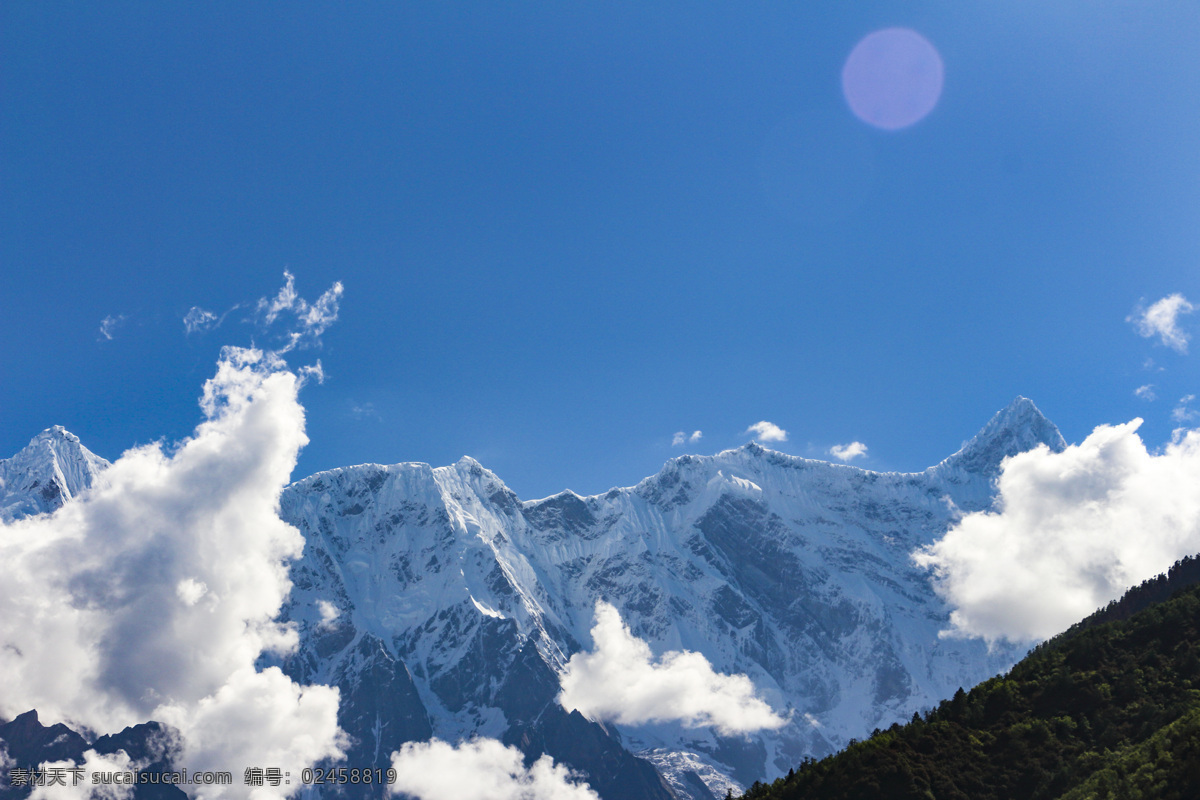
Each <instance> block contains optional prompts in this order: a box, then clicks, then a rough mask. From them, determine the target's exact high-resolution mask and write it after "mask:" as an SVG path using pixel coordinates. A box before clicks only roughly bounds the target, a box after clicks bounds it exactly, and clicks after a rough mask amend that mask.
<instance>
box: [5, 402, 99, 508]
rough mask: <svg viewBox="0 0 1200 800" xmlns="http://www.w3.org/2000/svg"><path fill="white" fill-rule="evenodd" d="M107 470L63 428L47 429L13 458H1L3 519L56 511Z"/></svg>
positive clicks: (56, 426) (95, 456)
mask: <svg viewBox="0 0 1200 800" xmlns="http://www.w3.org/2000/svg"><path fill="white" fill-rule="evenodd" d="M108 467H109V463H108V462H107V461H106V460H104V459H103V458H101V457H100V456H98V455H96V454H95V453H93V452H92V451H90V450H88V449H87V448H86V447H84V446H83V444H82V443H80V441H79V437H78V436H76V435H75V434H73V433H71V432H70V431H68V430H67V429H66V428H64V427H63V426H61V425H55V426H53V427H50V428H47V429H46V430H44V431H42V432H41V433H39V434H38V435H37V436H34V437H33V438H32V439H31V440H30V441H29V444H28V445H26V446H25V447H24V449H22V450H21V451H20V452H18V453H17V454H16V455H14V456H13V457H12V458H8V459H0V519H16V518H18V517H24V516H29V515H31V514H43V513H46V512H48V511H54V510H56V509H58V508H59V507H60V506H62V504H63V503H64V502H66V501H67V500H70V499H71V498H73V497H76V496H78V495H79V494H80V493H81V492H83V491H86V490H87V489H88V488H90V487H91V486H92V484H93V483H94V482H95V481H96V480H97V478H98V477H99V476H100V474H101V473H103V472H104V470H105V469H107V468H108Z"/></svg>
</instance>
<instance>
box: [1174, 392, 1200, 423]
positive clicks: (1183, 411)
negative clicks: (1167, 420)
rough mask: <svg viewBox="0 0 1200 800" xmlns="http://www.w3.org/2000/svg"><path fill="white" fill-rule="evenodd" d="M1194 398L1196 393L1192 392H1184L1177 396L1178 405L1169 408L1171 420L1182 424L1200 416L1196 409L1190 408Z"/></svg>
mask: <svg viewBox="0 0 1200 800" xmlns="http://www.w3.org/2000/svg"><path fill="white" fill-rule="evenodd" d="M1195 399H1196V395H1194V394H1185V395H1184V396H1183V397H1181V398H1179V405H1177V406H1175V408H1173V409H1171V421H1172V422H1178V423H1179V424H1181V425H1182V424H1183V423H1185V422H1190V421H1192V420H1194V419H1197V418H1200V413H1197V412H1196V410H1195V409H1194V408H1192V401H1193V400H1195Z"/></svg>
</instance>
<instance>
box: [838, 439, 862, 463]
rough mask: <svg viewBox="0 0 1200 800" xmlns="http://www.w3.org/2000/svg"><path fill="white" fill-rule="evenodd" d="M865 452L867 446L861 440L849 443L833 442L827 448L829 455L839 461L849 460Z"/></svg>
mask: <svg viewBox="0 0 1200 800" xmlns="http://www.w3.org/2000/svg"><path fill="white" fill-rule="evenodd" d="M866 454H867V446H866V445H865V444H863V443H862V442H851V443H850V444H835V445H834V446H833V447H831V448H829V455H831V456H833V457H834V458H836V459H838V460H839V461H850V460H851V459H855V458H858V457H859V456H865V455H866Z"/></svg>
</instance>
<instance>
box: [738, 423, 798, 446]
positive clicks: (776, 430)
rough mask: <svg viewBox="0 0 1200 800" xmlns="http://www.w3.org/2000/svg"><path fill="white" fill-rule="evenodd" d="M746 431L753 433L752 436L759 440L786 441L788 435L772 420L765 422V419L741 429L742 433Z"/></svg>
mask: <svg viewBox="0 0 1200 800" xmlns="http://www.w3.org/2000/svg"><path fill="white" fill-rule="evenodd" d="M747 433H752V434H754V438H755V439H757V440H758V441H760V442H786V441H787V437H788V434H787V431H785V430H784V429H783V428H781V427H779V426H778V425H776V424H775V423H774V422H767V421H766V420H765V419H764V420H761V421H759V422H756V423H754V424H753V425H751V426H750V427H749V428H746V430H744V431H742V435H745V434H747Z"/></svg>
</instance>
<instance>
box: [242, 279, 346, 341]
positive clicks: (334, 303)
mask: <svg viewBox="0 0 1200 800" xmlns="http://www.w3.org/2000/svg"><path fill="white" fill-rule="evenodd" d="M342 292H343V287H342V283H341V281H337V282H335V283H334V284H333V286H331V287H329V288H328V289H327V290H325V292H324V293H323V294H322V295H321V296H320V297H318V298H317V301H316V302H315V303H309V302H308V301H307V300H305V299H304V298H303V297H301V296H300V295H299V293H298V292H297V291H296V278H295V276H294V275H292V273H291V272H289V271H288V270H284V272H283V286H282V287H280V289H279V292H278V293H277V294H276V295H275V296H274V297H272V298H266V297H263V298H260V299H259V301H258V303H257V305H256V306H255V310H256V311H257V312H258V314H259V316H260V318H261V320H262V322H263V324H264V325H266V326H271V325H273V324H275V322H276V321H277V320H279V319H281V318H283V317H290V318H292V320H293V321H292V324H291V325H290V326H289V329H288V330H287V332H286V336H287V337H288V342H287V344H286V345H285V346H284V347H283V348H282V349H280V350H279V351H278V352H280V353H287V352H289V351H291V350H294V349H296V348H297V347H308V346H312V345H314V344H317V343H318V342H319V340H320V337H321V334H323V333H324V332H325V330H326V329H327V328H328V327H329V326H330V325H332V324H333V323H334V322H336V321H337V318H338V303H339V302H340V301H341V297H342Z"/></svg>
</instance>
